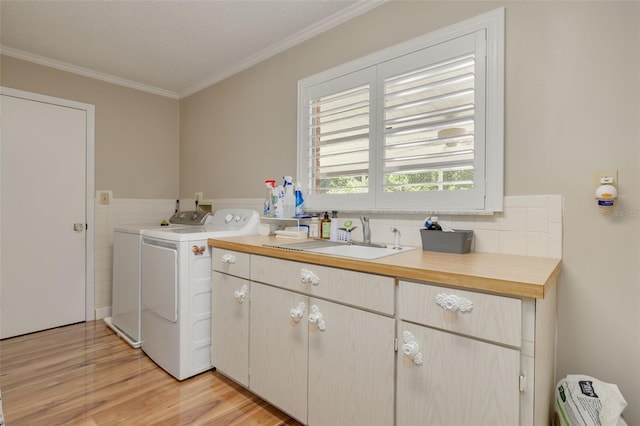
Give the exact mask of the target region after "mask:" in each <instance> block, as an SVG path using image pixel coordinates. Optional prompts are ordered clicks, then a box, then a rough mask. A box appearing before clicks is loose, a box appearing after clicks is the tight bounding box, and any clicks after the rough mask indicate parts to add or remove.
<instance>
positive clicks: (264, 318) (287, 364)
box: [249, 256, 395, 426]
mask: <svg viewBox="0 0 640 426" xmlns="http://www.w3.org/2000/svg"><path fill="white" fill-rule="evenodd" d="M251 278H252V282H251V325H250V344H249V346H250V357H249V365H250V368H251V374H250V380H249V388H250V389H251V390H252V391H253V392H255V393H256V394H258V395H260V396H261V397H262V398H264V399H265V400H267V401H269V402H271V403H272V404H274V405H276V406H277V407H279V408H280V409H282V410H283V411H285V412H287V413H289V414H290V415H292V416H293V417H295V418H297V419H298V420H300V421H302V422H304V423H307V424H309V425H314V426H315V425H342V424H344V425H346V424H348V425H392V424H393V422H394V419H393V413H394V411H393V410H394V402H393V401H394V384H393V382H394V380H393V378H394V359H395V352H394V338H395V320H394V318H393V317H392V316H391V314H392V313H393V300H394V279H393V278H389V277H380V276H375V275H371V274H364V273H358V272H350V271H344V270H339V269H334V268H327V267H318V266H316V265H308V264H302V263H298V262H290V261H285V260H278V259H269V258H264V257H261V256H253V257H252V260H251ZM256 281H264V282H266V283H267V284H268V285H265V284H261V283H258V282H256ZM276 286H277V287H276ZM367 286H369V287H367ZM279 287H284V288H279ZM290 289H291V290H296V291H295V292H294V291H291V290H290ZM358 293H359V296H360V299H361V304H364V305H365V306H367V307H369V308H378V309H382V310H386V309H388V310H389V311H390V315H388V316H387V315H381V314H378V313H374V312H369V311H366V310H364V309H360V307H361V306H359V305H356V306H358V307H354V306H348V305H345V304H343V303H345V301H351V300H352V299H353V301H354V303H355V301H356V300H355V298H356V297H357V295H358ZM313 294H322V295H323V296H325V297H327V298H331V299H334V300H336V302H334V301H330V300H326V299H321V298H319V297H313V296H312V295H313Z"/></svg>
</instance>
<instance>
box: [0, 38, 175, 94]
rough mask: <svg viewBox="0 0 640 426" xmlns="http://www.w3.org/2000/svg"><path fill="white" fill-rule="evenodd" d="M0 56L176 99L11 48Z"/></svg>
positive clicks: (1, 48) (2, 49)
mask: <svg viewBox="0 0 640 426" xmlns="http://www.w3.org/2000/svg"><path fill="white" fill-rule="evenodd" d="M0 54H2V55H6V56H11V57H13V58H17V59H22V60H23V61H28V62H33V63H36V64H39V65H44V66H46V67H50V68H55V69H58V70H61V71H66V72H70V73H73V74H77V75H81V76H83V77H89V78H94V79H96V80H101V81H105V82H107V83H111V84H116V85H118V86H124V87H128V88H130V89H135V90H140V91H143V92H147V93H152V94H154V95H160V96H164V97H167V98H173V99H178V93H176V92H172V91H170V90H165V89H161V88H158V87H153V86H149V85H146V84H142V83H138V82H135V81H131V80H127V79H124V78H119V77H115V76H112V75H109V74H105V73H102V72H98V71H94V70H91V69H88V68H83V67H79V66H76V65H72V64H68V63H66V62H62V61H57V60H55V59H51V58H47V57H45V56H40V55H35V54H33V53H29V52H24V51H22V50H19V49H14V48H12V47H8V46H3V45H0Z"/></svg>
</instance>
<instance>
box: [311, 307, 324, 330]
mask: <svg viewBox="0 0 640 426" xmlns="http://www.w3.org/2000/svg"><path fill="white" fill-rule="evenodd" d="M309 324H314V325H315V326H316V327H318V330H320V331H324V330H325V329H326V324H325V322H324V319H323V318H322V314H321V313H320V309H319V308H318V307H317V306H316V305H311V313H310V314H309Z"/></svg>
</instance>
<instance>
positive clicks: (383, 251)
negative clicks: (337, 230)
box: [304, 244, 415, 259]
mask: <svg viewBox="0 0 640 426" xmlns="http://www.w3.org/2000/svg"><path fill="white" fill-rule="evenodd" d="M413 249H415V247H399V248H395V249H394V248H392V247H371V246H361V245H356V244H340V245H333V246H329V247H320V248H311V249H306V250H304V251H308V252H311V253H320V254H329V255H332V256H338V257H352V258H355V259H378V258H380V257H385V256H392V255H394V254H398V253H403V252H405V251H409V250H413Z"/></svg>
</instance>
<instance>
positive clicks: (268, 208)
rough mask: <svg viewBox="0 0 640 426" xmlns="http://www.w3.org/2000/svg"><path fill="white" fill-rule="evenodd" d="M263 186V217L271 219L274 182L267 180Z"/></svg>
mask: <svg viewBox="0 0 640 426" xmlns="http://www.w3.org/2000/svg"><path fill="white" fill-rule="evenodd" d="M264 186H265V188H266V191H267V193H266V195H265V197H264V209H263V212H262V214H263V216H264V217H273V215H274V212H273V189H274V188H275V186H276V181H275V180H272V179H267V180H265V181H264Z"/></svg>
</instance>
